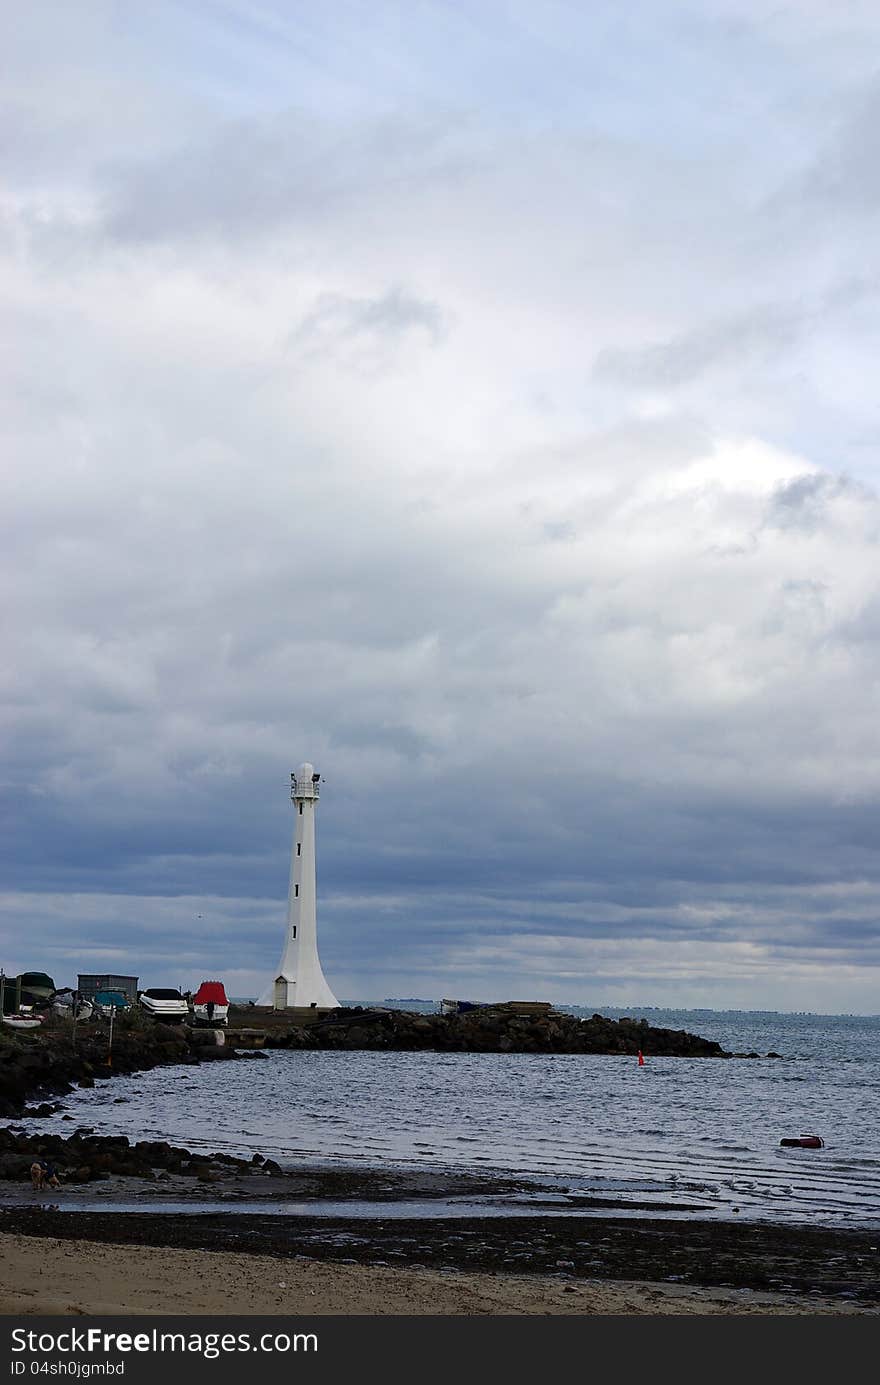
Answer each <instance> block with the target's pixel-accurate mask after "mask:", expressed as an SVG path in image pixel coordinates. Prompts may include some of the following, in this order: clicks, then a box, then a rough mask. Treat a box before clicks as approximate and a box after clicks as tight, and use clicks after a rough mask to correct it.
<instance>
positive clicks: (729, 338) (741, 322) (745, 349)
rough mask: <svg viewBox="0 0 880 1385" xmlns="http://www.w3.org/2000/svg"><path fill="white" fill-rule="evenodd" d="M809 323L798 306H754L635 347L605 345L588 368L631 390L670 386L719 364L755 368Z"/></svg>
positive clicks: (789, 341)
mask: <svg viewBox="0 0 880 1385" xmlns="http://www.w3.org/2000/svg"><path fill="white" fill-rule="evenodd" d="M807 321H808V318H807V315H806V314H805V313H804V311H803V310H802V309H799V308H797V307H794V308H792V307H790V306H788V305H786V306H784V307H783V306H767V307H764V308H758V309H755V310H753V311H752V312H750V313H748V314H746V315H745V316H742V317H739V318H731V319H727V320H725V321H723V322H716V323H713V324H710V325H709V326H707V327H704V328H701V329H700V330H698V331H696V332H690V333H688V334H686V335H683V336H680V337H678V338H675V339H673V340H671V341H668V342H660V343H657V344H656V345H654V346H649V347H646V348H642V349H640V350H636V351H626V350H615V349H613V348H606V349H605V350H603V351H601V352H600V353H599V354H598V356H597V357H596V360H595V363H594V366H593V369H594V372H595V374H596V376H597V377H598V378H599V379H600V380H609V381H614V382H619V383H621V384H625V385H630V386H634V387H636V388H640V389H644V388H646V387H648V388H651V387H653V388H660V389H662V388H674V387H675V386H677V385H682V384H686V383H689V382H690V381H691V380H694V379H696V378H697V377H698V376H700V375H703V374H705V373H706V372H708V371H711V370H714V369H717V368H719V367H721V368H726V367H730V366H731V365H735V366H737V367H739V368H743V367H749V368H754V367H755V366H756V365H760V363H761V362H762V361H763V360H766V359H768V358H772V357H774V356H777V355H779V354H780V353H781V352H783V351H784V350H785V349H786V348H787V347H789V346H791V345H792V344H793V343H794V342H795V341H797V339H798V338H799V336H800V335H801V334H802V332H803V331H804V329H805V326H806V323H807Z"/></svg>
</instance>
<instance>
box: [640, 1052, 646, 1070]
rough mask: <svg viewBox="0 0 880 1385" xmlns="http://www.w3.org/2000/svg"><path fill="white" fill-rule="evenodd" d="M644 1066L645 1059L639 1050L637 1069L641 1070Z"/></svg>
mask: <svg viewBox="0 0 880 1385" xmlns="http://www.w3.org/2000/svg"><path fill="white" fill-rule="evenodd" d="M644 1066H645V1059H644V1056H643V1054H642V1050H641V1049H639V1067H640V1068H643V1067H644Z"/></svg>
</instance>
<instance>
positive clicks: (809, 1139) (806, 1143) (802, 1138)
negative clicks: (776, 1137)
mask: <svg viewBox="0 0 880 1385" xmlns="http://www.w3.org/2000/svg"><path fill="white" fill-rule="evenodd" d="M779 1143H780V1144H781V1145H788V1147H789V1148H791V1149H822V1148H823V1146H824V1144H825V1141H824V1140H823V1139H822V1138H821V1136H819V1135H798V1137H797V1139H793V1138H792V1139H788V1140H780V1141H779Z"/></svg>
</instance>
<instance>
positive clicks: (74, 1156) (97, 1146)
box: [0, 1126, 281, 1184]
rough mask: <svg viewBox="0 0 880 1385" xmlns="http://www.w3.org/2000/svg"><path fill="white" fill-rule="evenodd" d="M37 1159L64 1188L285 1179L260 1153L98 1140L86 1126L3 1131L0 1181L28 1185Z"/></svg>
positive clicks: (120, 1137)
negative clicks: (56, 1131) (116, 1180)
mask: <svg viewBox="0 0 880 1385" xmlns="http://www.w3.org/2000/svg"><path fill="white" fill-rule="evenodd" d="M35 1159H43V1160H45V1161H46V1162H47V1163H51V1164H52V1165H53V1166H54V1168H55V1169H56V1171H57V1172H58V1174H59V1175H60V1177H61V1179H62V1180H63V1183H64V1184H71V1183H92V1182H96V1181H98V1180H105V1179H109V1178H112V1177H122V1178H143V1179H147V1180H150V1181H153V1180H158V1181H163V1180H164V1181H170V1180H171V1178H172V1177H173V1176H175V1175H180V1176H183V1177H184V1178H192V1179H194V1180H195V1181H197V1182H199V1183H220V1182H222V1181H223V1179H224V1178H225V1177H227V1176H228V1175H229V1174H230V1173H234V1174H237V1175H242V1174H247V1175H252V1174H260V1175H268V1176H280V1174H281V1167H280V1165H278V1164H276V1163H275V1161H274V1160H273V1159H264V1158H263V1156H262V1155H260V1154H255V1155H254V1156H253V1157H252V1158H251V1159H241V1158H236V1157H235V1156H234V1155H232V1154H192V1153H191V1152H190V1151H189V1150H188V1149H180V1148H178V1147H177V1146H176V1145H170V1144H167V1143H166V1142H165V1141H164V1140H138V1141H137V1142H136V1143H132V1142H131V1141H130V1140H128V1139H127V1138H126V1136H125V1135H96V1134H95V1133H94V1132H93V1131H92V1130H91V1129H90V1128H89V1127H87V1126H83V1127H81V1128H80V1129H78V1130H76V1131H74V1133H73V1134H72V1135H69V1136H67V1137H66V1138H65V1137H64V1136H62V1135H52V1134H36V1135H26V1134H25V1133H24V1132H23V1131H21V1130H13V1129H5V1130H0V1178H4V1179H6V1180H8V1181H11V1182H24V1181H25V1180H28V1179H29V1178H30V1168H31V1164H32V1163H33V1162H34V1160H35Z"/></svg>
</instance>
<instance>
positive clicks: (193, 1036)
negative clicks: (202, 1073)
mask: <svg viewBox="0 0 880 1385" xmlns="http://www.w3.org/2000/svg"><path fill="white" fill-rule="evenodd" d="M239 1056H241V1055H238V1054H236V1053H235V1051H234V1050H233V1049H231V1048H226V1047H225V1046H220V1045H218V1044H217V1043H216V1036H215V1035H214V1032H213V1030H197V1029H190V1028H189V1027H188V1026H186V1025H170V1024H159V1023H154V1022H152V1021H150V1020H143V1021H141V1022H140V1023H138V1024H137V1025H132V1026H131V1027H130V1028H126V1027H125V1026H124V1025H123V1024H118V1025H116V1026H115V1030H114V1034H113V1042H112V1048H111V1045H110V1036H109V1033H108V1030H107V1028H106V1027H105V1026H97V1025H96V1026H94V1027H92V1026H88V1025H86V1024H80V1025H77V1032H76V1035H75V1036H74V1035H73V1033H72V1030H71V1026H70V1023H69V1022H59V1023H58V1024H57V1025H54V1026H53V1025H51V1024H47V1025H45V1026H44V1027H42V1028H41V1029H39V1030H33V1031H29V1032H28V1033H25V1034H13V1033H9V1034H8V1035H7V1034H6V1033H0V1119H3V1118H5V1119H10V1118H15V1117H17V1116H21V1115H23V1114H25V1112H26V1108H27V1103H28V1102H29V1101H40V1102H41V1103H42V1108H41V1109H39V1111H38V1112H34V1113H33V1114H43V1115H45V1114H47V1113H48V1110H47V1109H43V1108H46V1103H47V1098H51V1097H53V1096H63V1095H65V1094H66V1093H68V1092H71V1091H72V1090H73V1088H74V1087H93V1086H94V1085H95V1082H96V1081H100V1080H106V1079H108V1078H111V1077H114V1076H117V1075H119V1074H126V1073H132V1072H142V1071H145V1070H146V1069H148V1068H156V1067H160V1066H162V1065H165V1064H169V1063H198V1062H201V1061H203V1060H204V1059H223V1058H236V1057H239Z"/></svg>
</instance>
